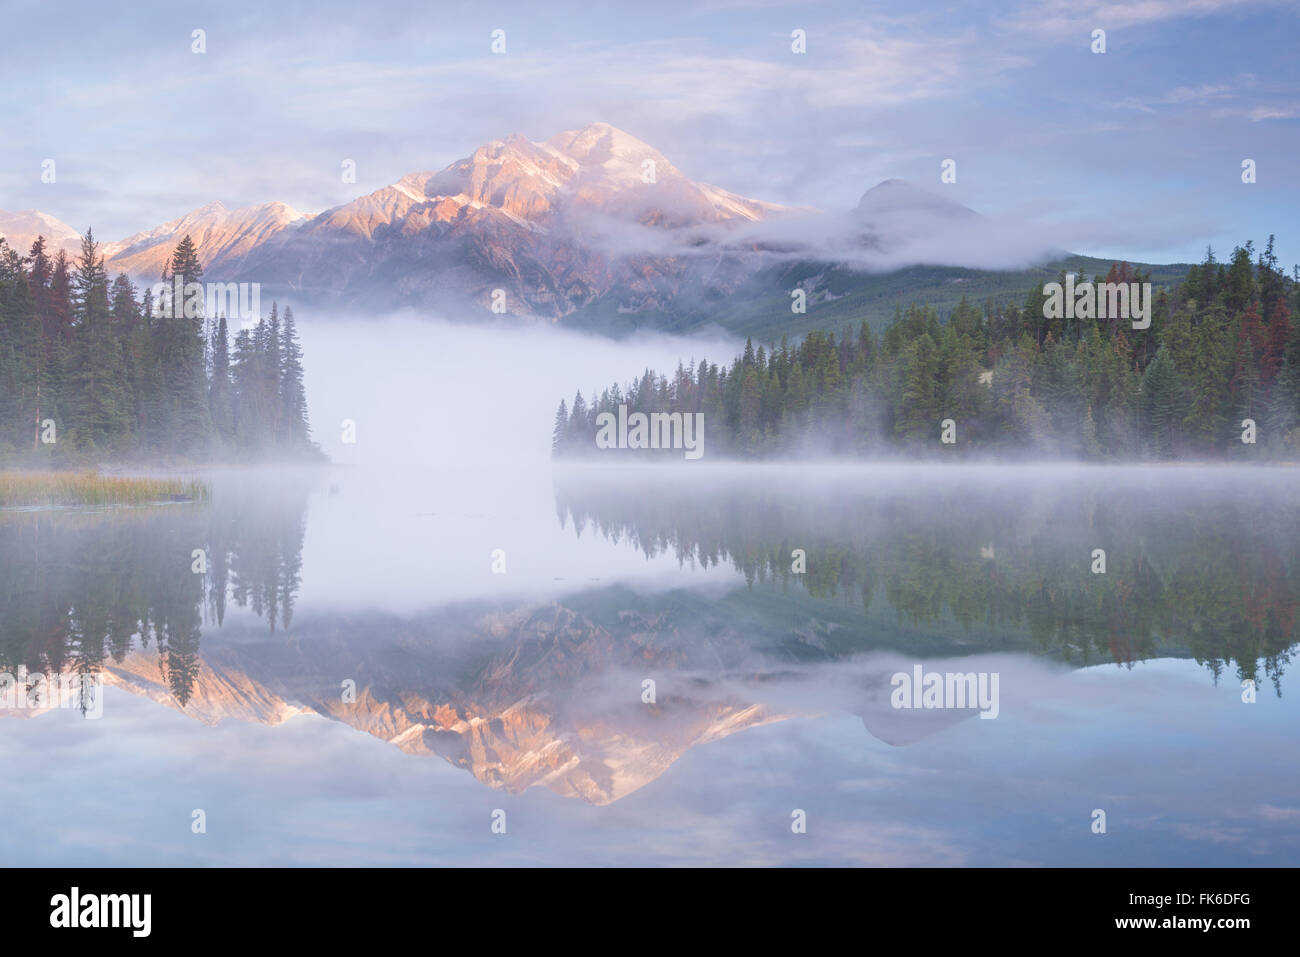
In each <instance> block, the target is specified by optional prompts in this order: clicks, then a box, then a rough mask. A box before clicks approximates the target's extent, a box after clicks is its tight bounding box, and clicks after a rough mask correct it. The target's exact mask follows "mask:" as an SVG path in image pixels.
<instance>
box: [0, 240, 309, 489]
mask: <svg viewBox="0 0 1300 957" xmlns="http://www.w3.org/2000/svg"><path fill="white" fill-rule="evenodd" d="M173 277H183V282H184V283H186V284H188V283H198V282H200V281H201V280H202V277H203V267H202V266H201V265H200V263H199V259H198V254H197V252H196V250H195V247H194V243H193V241H192V240H191V239H190V237H189V236H186V237H184V238H183V239H182V240H181V241H180V243H179V244H178V245H177V246H176V248H175V250H174V251H173V254H172V256H171V257H170V259H169V260H168V262H167V266H166V267H165V268H164V270H163V275H162V279H163V280H164V281H167V282H170V281H172V279H173ZM156 313H157V314H156ZM195 313H196V314H195ZM319 456H320V451H319V449H318V447H317V446H316V445H315V444H314V443H313V442H312V439H311V430H310V426H309V424H308V419H307V401H306V393H305V391H304V387H303V365H302V348H301V345H300V343H299V339H298V331H297V326H296V323H295V320H294V316H293V310H292V309H289V308H287V307H286V308H285V310H284V312H283V313H281V312H280V311H279V308H278V306H277V305H272V308H271V313H270V316H269V317H262V316H258V317H257V319H256V323H255V324H253V325H252V326H251V328H242V329H240V330H238V332H237V333H235V335H234V338H233V343H232V339H231V333H230V329H229V324H228V319H227V317H226V316H225V315H219V316H215V317H209V316H205V315H204V314H203V309H202V308H200V309H198V310H193V309H183V308H180V304H179V303H178V304H177V306H176V308H168V309H155V302H154V295H153V290H152V289H145V290H144V291H143V293H140V292H138V290H137V289H136V287H135V285H134V284H133V283H132V282H131V280H130V279H128V278H127V277H126V276H125V275H121V274H119V275H118V276H117V277H116V278H114V279H112V280H110V279H109V275H108V272H107V270H106V269H105V266H104V258H103V256H102V255H100V252H99V243H97V242H96V241H95V238H94V235H93V233H92V231H90V230H87V231H86V234H85V236H84V237H82V240H81V252H80V254H79V255H78V256H76V257H70V256H69V255H68V254H67V252H66V251H64V250H59V251H58V252H57V253H53V254H52V253H51V251H50V249H49V248H48V246H47V244H46V241H45V239H44V237H38V238H37V239H36V241H35V242H34V243H33V244H32V246H31V249H30V250H29V251H28V252H27V254H26V255H23V254H21V253H20V252H19V251H17V250H15V249H12V248H10V247H9V246H8V245H7V244H6V243H5V241H4V240H3V239H2V238H0V462H5V461H12V462H20V463H23V464H26V463H31V464H47V465H73V464H77V463H80V462H89V461H97V460H101V459H105V458H108V459H114V460H122V459H143V458H151V459H158V458H163V459H169V458H175V459H182V460H191V461H192V460H207V461H214V460H221V459H231V460H247V459H255V458H270V457H275V458H298V457H304V458H317V457H319Z"/></svg>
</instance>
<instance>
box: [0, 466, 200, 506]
mask: <svg viewBox="0 0 1300 957" xmlns="http://www.w3.org/2000/svg"><path fill="white" fill-rule="evenodd" d="M208 495H209V490H208V486H207V484H206V483H204V482H201V481H198V480H197V479H188V480H187V479H177V478H136V477H130V476H113V475H100V474H99V473H98V472H6V471H0V508H14V507H20V506H51V505H153V504H157V503H160V502H206V501H207V500H208Z"/></svg>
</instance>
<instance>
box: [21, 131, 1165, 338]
mask: <svg viewBox="0 0 1300 957" xmlns="http://www.w3.org/2000/svg"><path fill="white" fill-rule="evenodd" d="M996 229H997V227H996V224H991V223H989V221H988V220H986V219H985V218H984V217H982V216H980V215H979V214H977V213H975V212H974V211H973V210H970V209H968V208H967V207H965V206H962V205H961V204H959V203H955V202H952V201H950V200H948V199H946V198H943V197H941V196H938V195H936V194H934V193H931V192H929V191H927V190H924V189H921V188H920V187H917V186H915V185H913V184H911V183H907V182H905V181H903V180H898V179H890V180H886V181H885V182H883V183H881V184H879V185H878V186H876V187H874V188H872V189H870V190H868V191H867V192H866V193H865V194H864V195H863V196H862V198H861V200H860V202H859V204H858V206H857V207H856V208H855V209H853V210H851V211H847V212H843V213H819V212H817V211H816V210H811V209H807V208H791V207H786V206H781V205H778V204H775V203H767V202H762V201H759V200H754V199H748V198H746V197H743V196H739V195H736V194H734V193H730V192H728V191H726V190H724V189H720V188H718V187H716V186H710V185H708V184H705V183H698V182H695V181H693V180H691V179H689V178H687V177H686V176H685V175H683V174H682V173H681V171H679V170H678V169H677V168H676V167H675V166H673V165H672V163H670V162H669V161H668V159H667V158H666V157H664V156H663V154H661V153H660V152H658V151H657V150H655V149H654V148H653V147H651V146H649V145H647V144H646V143H643V142H641V141H640V140H638V139H636V138H635V137H633V136H631V135H629V134H627V133H625V132H623V131H621V130H619V129H616V128H615V127H613V126H610V125H609V124H606V123H593V124H591V125H589V126H586V127H583V128H582V129H579V130H571V131H567V132H563V133H560V134H558V135H556V136H553V137H551V138H550V139H548V140H544V141H541V142H533V141H530V140H528V139H526V138H524V137H523V136H520V135H514V136H510V137H507V138H505V139H502V140H494V141H492V142H491V143H488V144H486V145H484V146H482V147H480V148H479V149H477V150H475V151H474V153H473V154H472V155H470V156H468V157H466V158H465V159H462V160H459V161H457V162H455V163H452V164H451V165H450V166H448V167H446V168H445V169H443V170H441V171H438V172H419V173H412V174H410V175H408V176H405V177H403V178H402V179H400V180H399V181H398V182H396V183H394V184H393V185H391V186H387V187H385V188H383V189H380V190H377V191H375V192H373V193H370V194H369V195H367V196H362V197H359V198H357V199H355V200H353V201H352V202H349V203H346V204H344V205H342V206H338V207H335V208H333V209H329V210H326V211H325V212H322V213H319V214H315V215H310V214H305V213H302V212H299V211H298V210H295V209H293V208H291V207H289V206H287V205H285V204H284V203H279V202H272V203H266V204H263V205H260V206H250V207H245V208H242V209H235V210H229V209H227V208H226V207H224V206H223V205H222V204H221V203H217V202H213V203H208V204H207V205H205V206H202V207H200V208H198V209H196V210H194V211H192V212H190V213H188V214H186V215H184V216H182V217H180V218H178V219H174V220H172V221H170V222H167V223H163V224H162V225H160V226H157V227H155V228H154V229H151V230H148V231H146V232H143V233H137V234H136V235H134V236H128V237H126V238H125V239H121V240H118V241H112V242H105V243H104V245H103V253H104V256H105V258H106V260H107V265H108V268H109V270H110V271H111V272H125V273H127V274H128V275H130V276H132V277H133V278H135V279H136V280H137V281H138V282H140V283H148V284H151V283H153V282H156V281H157V280H158V278H159V276H160V275H161V273H162V270H163V267H164V264H165V263H166V261H167V259H168V257H169V256H170V254H171V252H172V250H173V249H174V248H175V246H176V244H177V243H178V242H179V241H180V240H181V239H182V238H183V237H184V236H186V235H188V236H190V237H191V239H192V240H193V241H194V243H195V244H196V247H197V250H198V254H199V259H200V261H201V262H202V263H203V266H204V270H205V273H206V278H208V279H210V280H220V281H241V282H258V283H261V284H262V287H263V299H264V300H265V299H266V298H268V296H270V297H278V298H282V299H288V300H290V301H294V302H297V301H300V300H301V301H305V302H310V303H315V304H323V305H326V306H333V307H335V308H339V307H342V308H343V309H346V310H348V311H352V312H384V311H389V310H392V309H397V308H401V307H416V308H421V309H425V310H429V309H432V310H435V311H439V312H443V313H446V314H448V315H451V316H453V317H464V315H465V313H466V311H467V310H469V311H471V312H472V311H473V310H475V309H478V310H482V311H483V313H484V314H485V315H490V314H491V313H490V310H491V307H492V305H493V302H494V298H495V300H496V301H497V302H499V304H500V305H499V306H498V308H501V307H504V311H505V312H506V313H509V314H513V315H521V316H529V317H538V318H544V319H549V320H561V321H563V322H565V323H566V324H571V325H574V326H578V327H583V328H589V329H592V330H598V331H604V332H610V333H618V332H623V331H627V330H630V329H635V328H640V327H643V326H652V327H655V328H660V329H676V330H684V329H689V328H694V327H698V326H702V325H707V324H710V323H716V324H717V325H720V326H722V327H723V328H727V329H731V330H732V331H736V332H754V331H758V332H767V331H792V330H794V329H796V328H798V327H799V326H800V325H801V324H811V327H816V325H817V320H825V319H827V318H830V316H829V315H828V313H827V311H826V310H822V309H819V308H818V309H810V310H809V313H807V314H803V315H800V314H795V313H792V312H791V310H790V291H791V289H793V288H794V287H795V285H798V286H800V287H801V288H804V289H805V291H806V292H807V293H808V294H809V298H810V301H811V302H813V303H814V304H819V303H825V302H831V301H834V300H835V299H842V298H844V297H845V296H846V295H850V294H852V293H863V292H866V293H867V295H865V296H863V295H855V296H853V298H854V302H855V309H856V310H857V311H856V312H855V313H854V318H857V317H862V316H865V317H866V318H868V319H871V320H873V321H876V322H878V321H880V320H882V319H883V318H885V317H886V314H887V313H892V311H893V307H894V305H896V304H906V303H905V302H903V296H902V295H899V296H893V295H887V296H886V297H885V299H884V302H883V306H887V309H886V308H883V306H882V303H881V302H876V301H874V299H873V297H872V296H871V295H870V292H871V291H872V290H876V289H886V290H887V289H890V288H892V287H893V286H894V285H895V284H892V283H891V282H890V281H889V280H888V278H887V277H889V276H891V275H896V274H897V273H898V270H899V269H900V268H903V269H906V268H909V267H915V266H916V264H918V263H945V262H950V263H955V265H951V266H946V267H944V266H939V267H937V268H939V269H940V274H939V278H938V288H937V289H933V288H931V289H927V288H925V286H926V285H927V284H928V279H927V280H926V281H925V282H923V283H922V288H919V289H918V288H915V287H914V286H913V287H912V288H908V289H904V290H903V292H904V293H910V294H911V296H912V299H913V300H917V299H918V297H917V293H922V292H925V293H939V294H940V298H941V299H944V300H946V299H948V298H950V294H951V292H952V288H945V287H954V288H955V287H958V286H960V287H962V292H964V293H968V294H970V295H971V297H972V298H976V299H978V298H982V296H983V295H985V294H987V293H989V292H990V290H991V289H992V288H997V289H999V290H1000V289H1001V288H1002V287H1003V286H1005V285H1006V284H1007V273H1006V270H1005V269H1003V268H979V267H981V266H985V265H988V266H998V265H1005V263H1004V264H997V263H992V262H990V263H988V264H985V263H982V262H981V261H980V260H981V259H987V258H989V255H990V254H989V250H990V248H991V247H992V246H993V245H995V242H994V236H995V232H993V231H995V230H996ZM78 232H79V231H78V230H76V229H73V228H72V227H70V226H67V225H66V224H64V223H61V222H59V221H58V220H57V219H55V218H54V217H52V216H48V215H46V214H44V213H40V212H37V211H35V210H27V211H24V212H20V213H7V212H4V211H2V210H0V236H3V237H5V238H6V239H7V240H8V242H9V244H10V245H11V246H13V247H15V248H17V249H19V250H20V251H22V252H26V251H27V250H28V249H29V248H30V245H31V243H32V241H33V240H34V239H35V238H36V236H37V235H44V236H45V237H46V239H47V241H48V242H49V243H50V245H51V246H52V247H54V248H56V249H67V250H69V251H70V252H75V251H76V248H77V244H78ZM996 235H998V236H1000V235H1001V234H996ZM954 240H960V241H957V242H954ZM1012 245H1013V246H1016V248H1014V249H1013V250H1011V251H1010V252H1009V253H1008V254H1007V255H1008V257H1009V258H1010V259H1012V260H1019V261H1018V262H1016V263H1015V265H1016V266H1017V267H1018V268H1022V267H1025V266H1029V265H1031V264H1033V263H1035V262H1036V263H1046V264H1047V267H1046V269H1045V271H1046V272H1047V273H1049V274H1050V275H1053V276H1054V275H1055V273H1056V272H1057V268H1056V264H1057V263H1058V262H1059V261H1060V260H1061V259H1062V257H1063V255H1064V254H1062V253H1060V252H1059V251H1052V250H1050V249H1049V248H1048V247H1047V246H1046V244H1042V243H1039V244H1037V245H1036V246H1035V245H1034V244H1033V243H1032V242H1030V243H1026V242H1023V241H1022V242H1020V243H1019V244H1018V245H1017V244H1012ZM945 247H950V248H945ZM1096 262H1099V263H1102V262H1105V261H1102V260H1097V261H1096ZM1105 264H1106V265H1109V263H1108V262H1106V263H1105ZM921 268H922V270H923V273H924V275H926V276H927V277H929V278H934V277H932V276H930V274H929V272H926V270H932V269H933V268H936V267H921ZM1102 268H1104V266H1103V267H1102ZM947 269H951V270H955V274H948V273H947V272H945V271H944V270H947ZM1170 275H1171V277H1172V278H1177V276H1179V275H1181V270H1179V269H1175V270H1174V271H1173V272H1171V273H1170ZM1026 285H1027V283H1026ZM837 287H839V288H838V291H837ZM1024 288H1025V286H1020V287H1018V288H1016V289H1015V293H1016V295H1021V294H1023V290H1024ZM497 290H501V291H503V292H504V299H502V297H501V293H499V292H496V291H497ZM494 294H495V296H494ZM909 301H911V300H909ZM918 301H932V300H929V299H924V298H921V299H919V300H918ZM954 302H955V300H954ZM864 309H865V312H864V311H863V310H864ZM835 311H836V312H839V311H841V310H835ZM768 327H770V330H769V328H768Z"/></svg>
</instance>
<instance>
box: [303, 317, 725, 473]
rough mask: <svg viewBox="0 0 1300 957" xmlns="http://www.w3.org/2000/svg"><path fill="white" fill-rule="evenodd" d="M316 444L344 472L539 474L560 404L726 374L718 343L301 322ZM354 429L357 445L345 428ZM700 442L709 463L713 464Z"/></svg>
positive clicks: (521, 327)
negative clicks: (398, 469) (680, 376)
mask: <svg viewBox="0 0 1300 957" xmlns="http://www.w3.org/2000/svg"><path fill="white" fill-rule="evenodd" d="M299 329H300V333H301V336H302V340H303V351H304V357H303V364H304V366H305V369H306V386H307V399H308V402H309V403H310V411H311V424H312V429H313V434H314V436H315V438H316V440H317V441H318V442H319V443H320V445H321V447H322V448H323V449H324V450H325V452H326V454H328V455H329V456H330V458H331V459H332V460H333V461H334V462H335V463H337V464H340V465H380V466H412V465H424V466H436V467H438V468H459V467H465V466H488V467H501V466H507V467H510V468H512V469H518V468H528V469H530V470H532V469H546V468H548V467H549V462H550V443H551V429H552V427H553V425H554V422H555V410H556V407H557V406H558V405H559V404H560V400H561V399H564V401H565V402H566V403H567V404H568V405H570V406H571V405H572V403H573V396H574V392H575V391H576V390H578V389H581V391H582V395H583V398H584V399H586V400H587V402H588V403H590V402H591V401H592V399H593V396H592V394H591V390H592V389H596V390H603V389H605V388H607V387H609V386H610V385H611V384H612V383H614V382H618V383H619V384H620V385H621V386H622V385H626V384H627V382H628V381H630V380H632V379H636V378H639V377H640V376H641V375H642V374H643V373H644V372H645V370H646V369H647V368H651V369H653V370H654V371H655V372H656V373H657V374H662V375H671V374H672V372H673V371H674V370H675V369H676V368H677V364H678V363H679V362H689V361H690V360H692V359H694V361H695V362H696V364H698V363H699V360H700V359H703V358H707V359H709V361H711V362H716V363H718V364H719V365H722V364H723V363H730V361H731V359H732V357H733V356H734V355H736V354H737V353H738V352H739V351H740V349H741V348H742V347H743V343H741V344H740V345H737V344H736V343H735V342H734V341H731V340H726V339H723V338H721V337H712V338H689V339H687V338H676V337H669V336H663V335H645V336H637V337H634V338H631V339H627V340H622V341H614V340H611V339H604V338H597V337H592V336H586V335H582V334H580V333H576V332H570V331H567V330H561V329H556V328H555V327H553V326H550V325H547V324H543V323H540V322H537V323H529V324H524V323H519V324H514V325H507V324H505V323H495V322H494V323H490V324H484V325H470V324H464V323H449V322H445V321H442V320H429V319H419V318H417V317H414V316H413V315H411V314H403V315H400V316H394V317H391V318H388V319H384V320H377V321H359V320H352V321H337V320H336V321H319V322H314V323H308V322H303V323H302V324H301V325H300V327H299ZM344 420H351V421H353V422H355V423H356V442H355V444H345V443H344V442H343V441H342V423H343V421H344ZM707 442H708V436H707V434H706V436H705V443H706V445H705V454H706V455H707V454H708V451H707V449H708V446H707Z"/></svg>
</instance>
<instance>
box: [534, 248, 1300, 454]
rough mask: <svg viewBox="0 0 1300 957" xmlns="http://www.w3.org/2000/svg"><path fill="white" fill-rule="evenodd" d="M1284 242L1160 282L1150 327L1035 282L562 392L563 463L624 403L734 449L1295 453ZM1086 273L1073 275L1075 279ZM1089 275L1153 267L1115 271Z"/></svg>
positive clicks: (1293, 301)
mask: <svg viewBox="0 0 1300 957" xmlns="http://www.w3.org/2000/svg"><path fill="white" fill-rule="evenodd" d="M1273 248H1274V240H1273V237H1271V236H1270V237H1269V241H1268V245H1267V247H1266V248H1265V250H1263V251H1262V252H1259V253H1258V254H1256V251H1255V248H1254V244H1253V242H1248V243H1246V244H1245V245H1244V246H1239V247H1237V248H1235V249H1234V250H1233V254H1232V257H1231V259H1230V261H1229V262H1227V263H1220V262H1218V261H1217V260H1216V259H1215V256H1214V252H1213V250H1212V249H1207V251H1206V256H1205V259H1204V261H1203V262H1201V263H1199V264H1196V265H1193V266H1192V267H1191V268H1190V269H1189V270H1188V273H1187V275H1186V277H1185V278H1184V279H1183V280H1182V281H1181V282H1180V283H1178V284H1176V285H1174V286H1172V287H1169V288H1161V289H1158V290H1156V291H1155V292H1154V302H1153V304H1152V308H1151V314H1150V315H1151V322H1150V325H1149V327H1148V328H1145V329H1135V328H1133V327H1132V323H1130V322H1129V321H1128V320H1126V319H1116V318H1114V317H1109V318H1095V317H1091V316H1084V317H1074V316H1072V317H1068V318H1067V317H1065V316H1061V315H1056V314H1055V313H1057V312H1058V311H1057V310H1053V309H1050V308H1045V303H1046V302H1047V301H1048V299H1049V296H1048V293H1047V291H1046V290H1045V289H1044V288H1041V287H1035V288H1033V289H1031V290H1030V291H1029V293H1028V295H1027V296H1026V298H1025V301H1024V303H1023V304H1017V303H1014V302H1011V303H994V302H993V301H991V300H990V301H987V302H985V304H984V306H983V308H982V309H980V308H978V307H976V306H974V305H972V304H971V303H970V302H968V301H967V300H965V299H963V300H962V301H961V303H960V304H959V305H958V306H957V307H956V308H955V309H954V310H953V312H952V314H951V315H950V316H948V317H947V318H946V320H941V318H940V316H939V314H938V312H937V311H936V310H935V309H933V308H930V307H926V306H920V305H913V306H911V307H910V308H908V309H907V310H905V311H902V310H900V311H899V312H898V313H897V314H896V316H895V319H894V321H893V323H892V324H891V325H890V326H889V327H888V328H887V329H886V330H885V331H884V332H883V334H881V335H879V336H877V335H875V334H874V333H873V331H872V330H871V328H870V327H869V326H868V324H867V323H866V322H865V321H864V322H863V323H862V324H861V326H860V327H859V329H858V331H857V333H856V335H854V334H852V333H851V332H850V331H849V330H847V329H846V330H844V331H843V332H842V333H841V335H840V336H839V337H838V338H837V337H836V336H835V334H834V333H831V332H821V331H818V332H813V333H810V334H809V335H808V336H806V337H805V338H804V339H803V340H802V341H801V342H799V343H798V344H797V345H792V344H790V343H789V342H788V341H787V339H785V338H782V340H781V342H780V343H779V344H770V343H769V344H768V345H767V346H763V345H760V346H759V347H758V348H757V349H756V348H755V347H754V344H753V342H752V340H747V341H746V344H745V348H744V351H743V353H742V354H740V355H738V356H736V357H735V358H734V359H733V360H732V362H731V364H730V365H729V366H728V365H723V366H719V365H717V364H716V363H711V362H708V361H707V360H704V359H702V360H700V362H699V363H698V364H697V363H696V362H695V361H694V360H691V362H690V363H688V364H679V365H678V367H677V370H676V372H675V373H674V374H673V375H672V377H671V378H670V377H668V376H666V375H660V374H656V373H655V372H654V371H652V370H648V369H647V370H646V372H645V374H644V375H642V376H641V377H640V379H638V380H635V381H633V382H631V383H629V384H627V385H626V386H625V387H620V386H619V385H618V384H617V383H615V384H614V385H612V386H611V387H610V388H608V389H604V390H603V391H601V392H600V394H599V396H596V395H595V393H591V396H592V398H591V400H590V401H589V400H588V399H586V398H584V397H583V395H582V393H581V392H578V394H577V395H575V397H574V399H573V402H572V404H569V403H567V402H565V401H561V403H560V407H559V409H558V410H557V413H556V417H555V425H554V430H553V433H552V447H553V450H554V452H555V454H556V455H557V456H566V457H568V456H580V455H588V454H593V455H594V454H598V450H597V448H596V444H595V436H596V432H597V416H599V415H600V414H601V413H605V412H613V413H617V410H618V407H619V406H620V405H626V406H627V407H628V411H629V413H631V412H638V411H639V412H647V413H648V412H684V413H692V412H702V413H703V414H704V417H705V418H704V422H705V430H706V433H707V446H706V447H707V450H708V454H711V455H728V456H735V457H764V456H777V455H787V456H788V455H803V454H807V455H812V454H831V455H865V454H906V455H909V456H922V455H926V454H929V453H934V454H958V455H961V454H965V453H971V452H974V453H977V454H978V453H981V452H983V453H987V454H1003V455H1007V454H1019V453H1023V454H1034V455H1052V456H1064V457H1070V458H1079V459H1099V460H1129V459H1145V458H1152V459H1169V458H1185V459H1190V458H1227V457H1232V458H1243V457H1244V458H1250V457H1252V456H1270V457H1287V456H1294V455H1295V454H1296V453H1297V452H1300V323H1293V322H1292V319H1291V316H1292V315H1293V313H1294V312H1295V311H1296V309H1297V308H1300V283H1298V282H1297V276H1296V275H1293V276H1291V277H1288V276H1287V275H1286V274H1285V273H1284V272H1283V271H1282V270H1281V269H1280V268H1279V266H1278V261H1277V257H1276V256H1275V254H1274V252H1273ZM1058 281H1059V282H1060V283H1061V284H1062V285H1064V284H1065V282H1066V277H1065V275H1064V274H1062V275H1061V276H1059V277H1058ZM1086 281H1089V280H1088V278H1087V277H1086V276H1082V275H1081V276H1077V277H1075V288H1077V287H1078V286H1079V285H1081V284H1082V283H1084V282H1086ZM1092 281H1093V282H1106V283H1124V284H1129V283H1142V282H1147V281H1149V276H1148V275H1143V274H1141V273H1140V272H1137V271H1135V270H1134V269H1133V268H1132V267H1131V266H1130V265H1129V264H1128V263H1117V264H1114V265H1112V266H1111V268H1110V271H1109V273H1108V274H1107V275H1106V276H1105V277H1100V276H1097V277H1093V279H1092ZM946 420H951V423H950V426H949V427H948V428H947V429H945V421H946ZM1247 420H1249V423H1250V425H1249V426H1248V425H1247ZM945 431H946V432H947V435H945ZM946 439H953V440H954V441H952V442H946V441H945V440H946ZM643 454H654V453H643Z"/></svg>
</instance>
